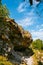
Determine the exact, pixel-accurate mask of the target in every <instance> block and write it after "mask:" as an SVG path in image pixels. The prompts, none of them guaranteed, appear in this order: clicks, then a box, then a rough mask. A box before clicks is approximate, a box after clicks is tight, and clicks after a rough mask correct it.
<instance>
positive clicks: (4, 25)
mask: <svg viewBox="0 0 43 65" xmlns="http://www.w3.org/2000/svg"><path fill="white" fill-rule="evenodd" d="M31 42H32V36H31V34H30V33H29V32H28V31H25V30H24V29H23V28H22V27H21V26H20V25H18V24H17V23H16V22H15V20H14V19H11V18H8V17H5V18H4V17H0V55H4V56H8V58H9V59H10V60H11V58H12V59H13V61H14V60H15V61H17V62H19V61H20V62H21V58H22V57H23V56H26V55H28V56H30V55H32V54H33V53H32V50H31V49H29V48H28V47H29V45H30V44H31ZM29 50H30V51H29Z"/></svg>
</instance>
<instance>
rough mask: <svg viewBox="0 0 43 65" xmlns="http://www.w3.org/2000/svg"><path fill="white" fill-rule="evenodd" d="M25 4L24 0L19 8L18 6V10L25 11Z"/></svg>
mask: <svg viewBox="0 0 43 65" xmlns="http://www.w3.org/2000/svg"><path fill="white" fill-rule="evenodd" d="M24 5H25V3H24V2H22V3H21V4H20V5H19V6H18V8H17V10H18V12H23V11H25V9H24V8H23V6H24Z"/></svg>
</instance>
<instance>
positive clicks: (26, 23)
mask: <svg viewBox="0 0 43 65" xmlns="http://www.w3.org/2000/svg"><path fill="white" fill-rule="evenodd" d="M17 22H18V24H19V25H21V26H22V27H26V26H31V25H32V24H33V21H32V18H28V17H26V18H24V19H22V20H18V21H17Z"/></svg>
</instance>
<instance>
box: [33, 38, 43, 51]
mask: <svg viewBox="0 0 43 65" xmlns="http://www.w3.org/2000/svg"><path fill="white" fill-rule="evenodd" d="M32 48H34V49H38V50H40V49H43V41H42V40H40V39H37V40H35V41H33V42H32Z"/></svg>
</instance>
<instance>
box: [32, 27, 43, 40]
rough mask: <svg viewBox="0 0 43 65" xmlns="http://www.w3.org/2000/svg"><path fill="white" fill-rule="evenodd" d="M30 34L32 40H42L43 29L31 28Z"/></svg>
mask: <svg viewBox="0 0 43 65" xmlns="http://www.w3.org/2000/svg"><path fill="white" fill-rule="evenodd" d="M31 34H32V37H33V40H35V39H42V40H43V29H42V28H41V29H39V30H37V31H35V30H32V31H31Z"/></svg>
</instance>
